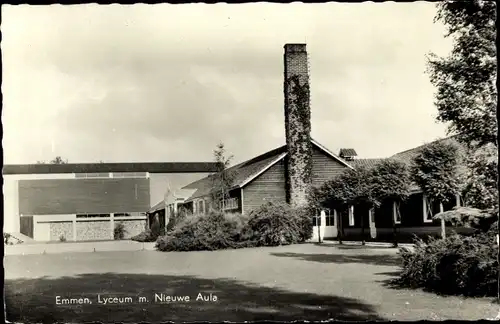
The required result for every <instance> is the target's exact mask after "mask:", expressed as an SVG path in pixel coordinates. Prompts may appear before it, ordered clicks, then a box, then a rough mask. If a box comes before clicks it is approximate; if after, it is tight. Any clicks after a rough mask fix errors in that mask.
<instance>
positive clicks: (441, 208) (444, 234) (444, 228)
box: [439, 203, 446, 239]
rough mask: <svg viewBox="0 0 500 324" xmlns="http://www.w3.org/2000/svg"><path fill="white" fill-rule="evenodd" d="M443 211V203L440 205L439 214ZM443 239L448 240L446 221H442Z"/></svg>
mask: <svg viewBox="0 0 500 324" xmlns="http://www.w3.org/2000/svg"><path fill="white" fill-rule="evenodd" d="M443 211H444V208H443V203H439V212H440V213H442V212H443ZM441 238H442V239H445V238H446V227H445V222H444V219H441Z"/></svg>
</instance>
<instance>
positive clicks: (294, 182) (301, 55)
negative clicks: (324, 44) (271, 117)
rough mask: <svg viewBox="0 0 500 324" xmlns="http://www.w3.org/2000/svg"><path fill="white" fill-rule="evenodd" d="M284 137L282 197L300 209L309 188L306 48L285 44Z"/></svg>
mask: <svg viewBox="0 0 500 324" xmlns="http://www.w3.org/2000/svg"><path fill="white" fill-rule="evenodd" d="M284 63H285V80H284V93H285V133H286V145H287V152H288V154H287V160H286V193H287V201H288V203H290V204H291V205H292V206H293V207H300V206H304V205H305V204H306V203H307V194H308V191H309V189H310V187H311V173H312V147H311V108H310V102H309V66H308V64H309V62H308V59H307V51H306V44H286V45H285V54H284Z"/></svg>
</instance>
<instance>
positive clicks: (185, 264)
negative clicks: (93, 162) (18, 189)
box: [4, 244, 498, 323]
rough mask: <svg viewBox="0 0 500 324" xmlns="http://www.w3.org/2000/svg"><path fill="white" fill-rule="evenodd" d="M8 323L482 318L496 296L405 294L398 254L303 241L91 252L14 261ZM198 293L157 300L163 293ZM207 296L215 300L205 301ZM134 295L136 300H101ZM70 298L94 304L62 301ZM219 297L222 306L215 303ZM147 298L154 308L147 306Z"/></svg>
mask: <svg viewBox="0 0 500 324" xmlns="http://www.w3.org/2000/svg"><path fill="white" fill-rule="evenodd" d="M4 264H5V294H6V305H7V319H8V320H10V321H16V322H25V323H26V322H35V321H36V322H46V323H49V322H50V323H53V322H56V321H57V322H59V321H60V322H91V321H100V322H103V323H107V322H135V323H137V322H141V321H147V322H159V321H169V320H172V321H202V320H206V321H223V320H227V321H251V320H266V319H267V320H293V319H297V320H299V319H305V320H325V319H330V318H333V319H339V320H369V319H372V320H396V319H397V320H424V319H427V320H445V319H463V320H475V319H481V318H493V317H495V316H496V315H497V314H498V305H495V304H493V303H492V301H491V299H465V298H461V297H439V296H437V295H435V294H432V293H425V292H422V291H416V290H396V289H393V288H390V287H389V286H387V284H386V282H387V281H388V280H389V279H391V278H392V277H393V276H395V275H396V274H397V272H398V269H399V267H398V264H399V259H398V257H397V255H396V250H395V249H392V248H374V247H361V246H359V247H357V246H336V245H335V246H334V245H326V246H325V245H321V246H318V245H314V244H301V245H293V246H284V247H276V248H253V249H242V250H225V251H215V252H170V253H165V252H157V251H135V252H134V251H129V252H116V251H115V252H90V253H86V252H85V253H83V252H82V253H72V254H70V253H61V254H39V255H24V256H23V255H12V256H6V257H5V261H4ZM155 293H156V294H158V295H159V294H161V293H163V294H164V295H169V296H186V295H187V296H190V301H189V302H171V303H160V302H156V303H155V302H154V294H155ZM198 293H201V294H202V295H203V296H205V297H206V298H207V299H209V297H210V294H212V295H211V296H212V297H211V300H207V301H200V300H198V301H196V300H195V299H196V297H197V296H198ZM98 295H100V296H101V300H103V298H104V297H107V298H109V297H111V296H118V297H128V296H130V297H132V298H133V301H132V302H129V303H127V304H112V305H110V304H108V305H103V304H99V303H98ZM56 296H61V298H80V297H82V298H85V297H87V298H89V300H90V301H92V304H84V305H56ZM214 296H216V298H217V300H216V301H214ZM138 297H146V298H147V300H148V302H139V300H138Z"/></svg>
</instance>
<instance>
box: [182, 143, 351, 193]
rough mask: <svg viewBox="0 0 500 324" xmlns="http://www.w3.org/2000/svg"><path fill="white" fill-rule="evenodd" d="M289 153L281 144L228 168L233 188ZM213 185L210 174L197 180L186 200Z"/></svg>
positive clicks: (327, 152)
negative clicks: (192, 191) (193, 191)
mask: <svg viewBox="0 0 500 324" xmlns="http://www.w3.org/2000/svg"><path fill="white" fill-rule="evenodd" d="M311 144H312V145H313V146H315V147H317V148H318V149H320V150H321V151H323V152H324V153H325V154H327V155H328V156H330V157H332V158H333V159H335V160H337V161H338V162H339V163H341V164H343V165H344V166H346V167H348V168H351V169H352V168H353V167H352V166H351V165H350V164H349V163H347V162H346V161H345V160H343V159H341V158H340V157H338V156H337V155H335V154H333V153H332V152H330V151H329V150H328V149H326V148H325V147H324V146H323V145H321V144H320V143H318V142H317V141H315V140H314V139H311ZM286 155H287V150H286V145H283V146H280V147H278V148H276V149H274V150H271V151H269V152H266V153H264V154H261V155H259V156H257V157H255V158H253V159H250V160H248V161H245V162H242V163H240V164H237V165H235V166H233V167H230V168H228V169H227V172H230V173H232V175H233V177H234V182H233V183H234V185H233V188H242V187H244V186H246V185H247V184H248V183H250V182H251V181H252V180H254V179H255V178H257V177H258V176H259V175H261V174H262V173H264V172H265V171H266V170H267V169H269V168H270V167H272V166H273V165H275V164H276V163H278V162H279V161H281V160H282V159H284V158H285V156H286ZM212 187H213V181H212V177H211V176H208V177H205V178H203V179H200V180H198V181H195V182H193V183H191V184H189V185H187V186H184V187H183V189H197V190H196V192H195V193H194V194H193V195H192V196H191V197H189V198H188V199H187V200H186V201H190V200H192V199H195V198H200V197H203V196H207V195H209V194H210V191H211V190H212Z"/></svg>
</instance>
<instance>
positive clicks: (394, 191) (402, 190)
mask: <svg viewBox="0 0 500 324" xmlns="http://www.w3.org/2000/svg"><path fill="white" fill-rule="evenodd" d="M370 179H371V182H372V192H373V195H374V197H376V198H377V199H378V201H380V202H382V201H384V200H391V201H394V202H395V203H396V208H397V211H396V212H397V213H399V203H400V202H402V201H404V200H406V199H407V198H408V197H409V196H410V183H411V179H410V172H409V169H408V167H407V166H406V164H404V163H403V162H400V161H396V160H383V161H381V162H380V163H378V164H377V165H376V166H375V167H374V168H373V170H372V177H371V178H370ZM391 219H392V228H393V232H394V245H395V246H397V245H398V241H397V235H396V222H395V219H394V217H391Z"/></svg>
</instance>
